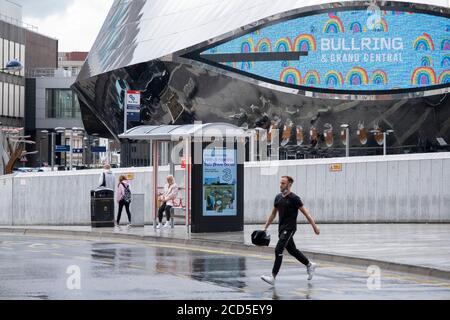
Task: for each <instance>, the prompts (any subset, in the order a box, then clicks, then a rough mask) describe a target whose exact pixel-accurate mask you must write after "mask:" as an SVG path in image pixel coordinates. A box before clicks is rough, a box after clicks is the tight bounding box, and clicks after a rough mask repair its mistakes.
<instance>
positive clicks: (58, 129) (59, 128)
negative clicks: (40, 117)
mask: <svg viewBox="0 0 450 320" xmlns="http://www.w3.org/2000/svg"><path fill="white" fill-rule="evenodd" d="M65 131H66V128H64V127H56V128H55V132H52V134H53V136H52V152H53V156H52V161H53V163H54V161H55V160H54V159H55V133H63V132H65ZM64 139H65V138H64ZM66 162H67V160H66ZM52 171H53V164H52Z"/></svg>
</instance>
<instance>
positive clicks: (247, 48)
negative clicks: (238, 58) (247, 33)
mask: <svg viewBox="0 0 450 320" xmlns="http://www.w3.org/2000/svg"><path fill="white" fill-rule="evenodd" d="M254 47H255V45H254V44H253V39H252V38H248V39H247V40H245V41H244V42H242V44H241V53H250V52H253V49H254Z"/></svg>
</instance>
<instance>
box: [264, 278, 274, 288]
mask: <svg viewBox="0 0 450 320" xmlns="http://www.w3.org/2000/svg"><path fill="white" fill-rule="evenodd" d="M261 280H262V281H264V282H267V283H268V284H270V285H272V286H273V285H275V278H274V277H273V276H261Z"/></svg>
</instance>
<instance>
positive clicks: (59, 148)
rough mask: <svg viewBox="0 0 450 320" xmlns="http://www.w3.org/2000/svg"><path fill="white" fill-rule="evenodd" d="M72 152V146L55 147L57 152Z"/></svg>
mask: <svg viewBox="0 0 450 320" xmlns="http://www.w3.org/2000/svg"><path fill="white" fill-rule="evenodd" d="M69 151H70V146H67V145H65V146H58V145H56V146H55V152H69Z"/></svg>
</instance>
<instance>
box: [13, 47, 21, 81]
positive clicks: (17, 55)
mask: <svg viewBox="0 0 450 320" xmlns="http://www.w3.org/2000/svg"><path fill="white" fill-rule="evenodd" d="M14 46H15V49H14V57H13V59H17V60H19V61H20V43H15V44H14ZM14 74H15V75H17V76H19V75H20V71H16V72H14Z"/></svg>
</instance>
